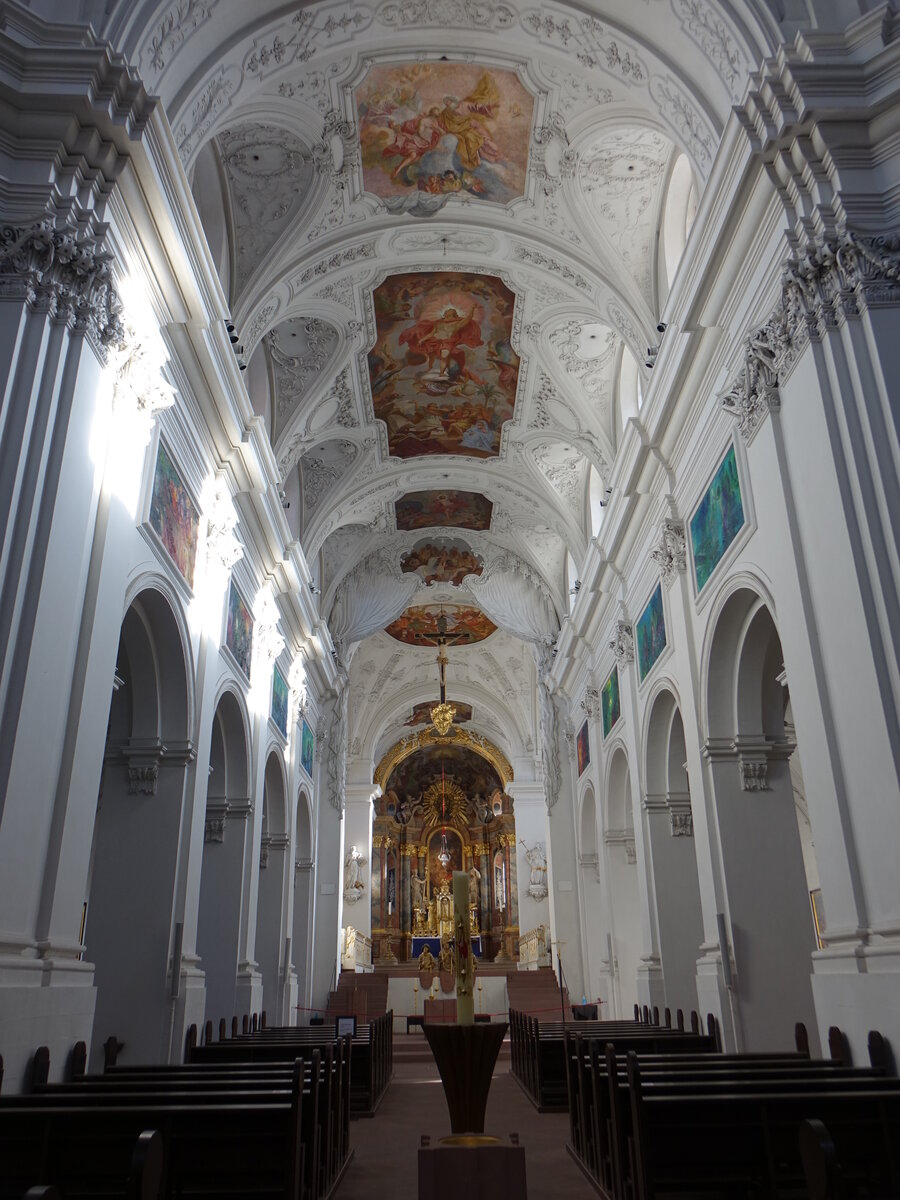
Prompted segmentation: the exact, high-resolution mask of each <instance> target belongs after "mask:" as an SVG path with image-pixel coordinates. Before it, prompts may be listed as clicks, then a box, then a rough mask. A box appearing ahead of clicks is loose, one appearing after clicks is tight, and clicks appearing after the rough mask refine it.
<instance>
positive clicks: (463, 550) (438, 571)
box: [400, 539, 484, 587]
mask: <svg viewBox="0 0 900 1200" xmlns="http://www.w3.org/2000/svg"><path fill="white" fill-rule="evenodd" d="M483 569H484V568H483V566H482V563H481V560H480V559H479V557H478V555H477V554H475V553H474V552H473V551H472V550H471V549H470V548H469V547H468V546H467V545H466V543H465V542H462V541H459V540H453V541H445V542H444V541H442V542H433V541H430V540H428V539H426V540H425V541H422V542H418V543H417V544H416V545H415V546H413V548H412V550H410V551H409V553H408V554H405V555H404V556H403V558H402V559H401V560H400V570H401V571H403V573H404V574H415V575H418V576H419V578H420V579H421V580H422V582H423V583H426V584H429V583H449V584H452V585H453V586H454V587H459V586H460V584H461V583H462V581H463V580H464V579H465V577H466V576H467V575H480V574H481V572H482V571H483Z"/></svg>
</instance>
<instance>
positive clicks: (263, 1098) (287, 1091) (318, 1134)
mask: <svg viewBox="0 0 900 1200" xmlns="http://www.w3.org/2000/svg"><path fill="white" fill-rule="evenodd" d="M330 1073H331V1070H330V1064H329V1063H327V1062H326V1063H325V1064H323V1063H322V1062H321V1060H320V1052H319V1051H318V1050H315V1051H314V1052H313V1057H312V1058H311V1060H310V1061H309V1062H307V1063H303V1062H302V1060H297V1062H296V1063H295V1064H294V1065H292V1067H291V1069H290V1071H289V1072H287V1073H278V1074H277V1075H275V1074H273V1073H271V1072H268V1073H260V1074H258V1075H256V1076H254V1077H252V1078H251V1077H240V1078H236V1079H230V1080H226V1079H222V1078H215V1079H213V1078H210V1077H209V1076H208V1075H207V1077H206V1078H205V1079H204V1078H195V1079H187V1078H184V1077H183V1076H181V1075H175V1076H172V1077H170V1078H166V1079H161V1078H159V1077H157V1078H156V1079H154V1080H152V1081H148V1080H146V1079H142V1078H137V1077H135V1076H134V1075H119V1076H110V1075H100V1076H84V1077H82V1078H81V1079H79V1080H77V1081H75V1082H72V1083H62V1084H45V1085H42V1086H41V1087H39V1088H38V1089H36V1091H35V1093H34V1094H33V1095H32V1096H29V1097H25V1098H24V1102H26V1103H27V1102H33V1103H35V1104H41V1103H50V1104H54V1105H65V1104H71V1105H72V1106H82V1107H88V1106H92V1105H95V1106H104V1105H108V1104H109V1103H111V1102H115V1103H117V1104H121V1105H123V1106H128V1107H140V1106H141V1105H142V1104H144V1103H147V1102H149V1103H153V1104H154V1105H160V1106H163V1105H169V1106H173V1107H181V1106H184V1105H206V1104H211V1103H212V1104H215V1103H219V1102H222V1101H224V1100H226V1099H227V1100H228V1101H229V1102H230V1103H241V1104H244V1105H246V1106H247V1107H251V1106H254V1105H257V1104H271V1103H273V1102H278V1101H280V1102H281V1103H282V1104H284V1105H287V1106H291V1105H293V1104H295V1103H296V1105H297V1108H298V1111H299V1112H300V1113H301V1126H300V1139H301V1142H302V1145H303V1150H304V1183H305V1189H306V1193H307V1194H308V1195H309V1196H310V1197H317V1196H319V1195H320V1194H321V1188H322V1172H323V1170H324V1169H325V1167H326V1159H327V1158H328V1156H329V1154H330V1147H328V1146H326V1145H325V1143H326V1140H327V1138H328V1136H329V1132H328V1123H327V1113H326V1112H322V1111H320V1110H321V1107H322V1101H323V1092H325V1091H326V1088H327V1085H328V1083H329V1082H330ZM298 1091H299V1092H300V1093H302V1094H301V1095H299V1096H298V1095H297V1094H296V1093H297V1092H298ZM325 1103H327V1098H326V1099H325ZM2 1115H3V1110H2V1107H0V1118H2Z"/></svg>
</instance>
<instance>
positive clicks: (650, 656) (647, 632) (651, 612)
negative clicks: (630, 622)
mask: <svg viewBox="0 0 900 1200" xmlns="http://www.w3.org/2000/svg"><path fill="white" fill-rule="evenodd" d="M634 632H635V640H636V642H637V659H638V674H639V675H640V677H641V680H642V681H643V680H644V679H646V678H647V675H648V674H649V672H650V671H651V670H652V668H653V664H654V663H655V662H656V660H657V659H658V658H659V656H660V654H662V652H663V650H665V648H666V621H665V617H664V616H663V601H662V584H659V583H658V584H657V585H656V591H655V592H654V593H653V595H652V596H651V597H650V599H649V601H648V602H647V607H646V608H645V609H644V611H643V612H642V613H641V615H640V617H639V618H638V623H637V625H636V626H635V628H634Z"/></svg>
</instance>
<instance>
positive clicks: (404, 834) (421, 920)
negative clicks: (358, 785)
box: [372, 727, 519, 965]
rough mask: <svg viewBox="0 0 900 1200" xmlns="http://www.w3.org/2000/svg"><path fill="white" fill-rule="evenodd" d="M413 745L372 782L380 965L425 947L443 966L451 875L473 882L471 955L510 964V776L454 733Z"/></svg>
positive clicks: (513, 921)
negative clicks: (377, 786) (377, 788)
mask: <svg viewBox="0 0 900 1200" xmlns="http://www.w3.org/2000/svg"><path fill="white" fill-rule="evenodd" d="M408 742H409V743H413V747H412V752H411V753H408V754H406V755H405V756H404V757H402V758H401V759H399V761H397V760H395V761H393V762H390V761H388V762H382V764H380V765H379V772H378V773H377V775H376V782H379V783H381V786H382V795H381V796H380V797H379V798H378V800H376V801H375V820H374V825H373V837H372V940H373V942H374V944H375V962H376V963H377V964H382V965H384V964H389V963H396V962H408V961H410V960H411V959H418V957H419V955H420V954H421V952H422V950H423V949H424V948H425V946H428V948H429V949H430V950H431V952H432V954H433V955H434V957H435V958H436V959H440V955H441V950H442V949H443V948H444V947H445V946H446V945H447V943H448V942H449V940H450V939H451V938H452V936H453V896H452V888H451V881H452V877H453V872H454V871H465V872H466V874H467V875H468V876H469V913H470V918H471V928H472V944H473V947H474V951H475V953H476V954H477V955H478V957H479V958H483V959H484V960H485V961H497V962H514V961H515V960H516V959H517V957H518V938H519V922H518V900H517V888H516V854H515V845H516V833H515V816H514V813H513V801H512V798H511V797H510V796H509V795H508V794H507V793H506V790H505V785H506V782H507V781H508V780H509V779H511V778H512V770H511V768H510V767H509V764H508V763H506V761H505V760H504V759H502V757H500V756H494V755H492V756H491V758H490V759H489V758H488V757H486V756H485V754H484V752H483V747H482V746H480V745H478V743H477V742H476V741H475V739H470V738H469V736H468V735H467V733H466V731H465V730H464V729H459V728H457V727H455V728H454V729H453V730H452V731H451V733H450V734H449V736H446V737H440V736H438V735H437V734H436V733H435V731H434V730H430V729H429V730H424V731H422V732H421V733H420V734H418V735H414V736H413V737H411V738H410V739H408ZM495 757H496V758H497V760H498V761H496V762H495V761H493V759H494V758H495ZM379 775H380V777H379Z"/></svg>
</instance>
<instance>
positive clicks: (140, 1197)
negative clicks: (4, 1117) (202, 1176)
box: [0, 1123, 165, 1200]
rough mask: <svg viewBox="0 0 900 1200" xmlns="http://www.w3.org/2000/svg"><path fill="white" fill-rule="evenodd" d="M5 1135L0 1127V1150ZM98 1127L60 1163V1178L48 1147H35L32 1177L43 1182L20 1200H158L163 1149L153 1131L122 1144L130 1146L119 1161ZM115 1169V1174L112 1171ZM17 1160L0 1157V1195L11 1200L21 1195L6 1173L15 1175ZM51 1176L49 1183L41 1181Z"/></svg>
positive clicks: (156, 1133) (116, 1150)
mask: <svg viewBox="0 0 900 1200" xmlns="http://www.w3.org/2000/svg"><path fill="white" fill-rule="evenodd" d="M5 1137H6V1134H5V1132H4V1131H3V1130H2V1127H0V1145H2V1144H3V1142H4V1141H5ZM108 1142H109V1139H108V1138H107V1136H106V1133H105V1131H104V1130H103V1129H102V1128H97V1127H96V1123H95V1128H94V1129H93V1131H92V1136H91V1137H90V1138H89V1139H88V1140H87V1141H86V1142H85V1143H83V1144H82V1145H80V1146H79V1148H78V1150H79V1152H78V1155H77V1156H73V1157H72V1158H71V1159H70V1160H69V1161H67V1162H66V1163H65V1172H64V1174H58V1173H56V1172H53V1169H52V1165H51V1164H52V1160H53V1152H52V1149H51V1148H50V1147H49V1146H46V1145H45V1146H41V1147H39V1148H38V1149H39V1152H38V1154H37V1155H35V1156H34V1157H33V1159H32V1163H31V1166H32V1170H33V1172H34V1175H35V1176H37V1177H39V1178H41V1179H43V1180H44V1181H45V1182H43V1183H40V1184H34V1185H33V1186H31V1187H29V1188H28V1190H27V1191H26V1192H24V1196H25V1198H26V1200H62V1197H63V1196H64V1197H65V1198H66V1200H76V1198H78V1197H85V1198H87V1197H101V1196H103V1197H110V1198H111V1200H112V1198H115V1200H161V1198H162V1195H163V1170H164V1161H165V1146H164V1144H163V1138H162V1135H161V1134H160V1133H159V1131H158V1130H155V1129H146V1130H142V1132H141V1133H140V1134H139V1135H138V1137H137V1138H136V1139H134V1138H132V1139H130V1140H129V1141H128V1142H127V1143H126V1144H125V1147H124V1148H125V1150H126V1151H127V1150H128V1148H129V1147H130V1149H131V1154H130V1159H127V1160H126V1159H124V1158H123V1159H121V1160H120V1159H119V1155H118V1151H119V1146H118V1144H116V1143H110V1144H109V1145H108V1144H107V1143H108ZM117 1168H119V1169H117ZM19 1169H20V1160H19V1158H18V1157H17V1156H8V1155H7V1154H6V1153H4V1154H3V1157H2V1170H0V1195H2V1196H3V1197H6V1196H7V1195H8V1196H11V1197H12V1196H14V1197H16V1200H18V1197H20V1196H22V1195H23V1192H22V1191H21V1190H20V1189H19V1188H17V1186H16V1184H15V1182H14V1181H13V1179H11V1178H10V1177H9V1175H10V1173H18V1170H19ZM51 1176H53V1177H54V1181H53V1182H47V1181H48V1180H49V1179H50V1178H51ZM63 1179H65V1181H66V1190H65V1191H64V1192H61V1189H60V1185H61V1184H62V1182H63Z"/></svg>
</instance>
